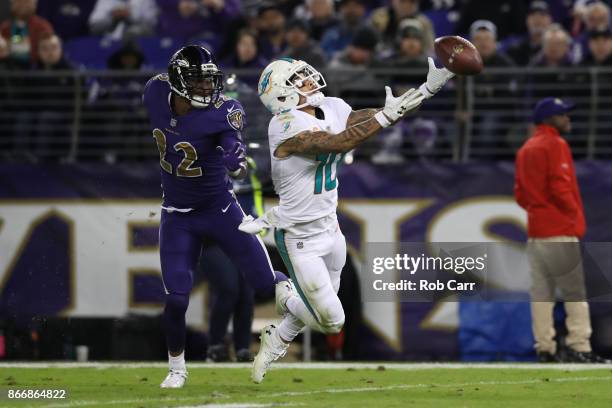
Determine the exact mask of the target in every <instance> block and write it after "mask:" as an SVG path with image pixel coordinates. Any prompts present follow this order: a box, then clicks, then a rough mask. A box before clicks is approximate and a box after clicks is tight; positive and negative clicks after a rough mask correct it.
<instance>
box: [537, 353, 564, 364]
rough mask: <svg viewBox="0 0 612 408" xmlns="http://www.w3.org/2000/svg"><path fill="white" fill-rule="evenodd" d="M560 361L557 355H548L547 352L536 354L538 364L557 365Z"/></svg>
mask: <svg viewBox="0 0 612 408" xmlns="http://www.w3.org/2000/svg"><path fill="white" fill-rule="evenodd" d="M560 361H561V360H560V359H559V356H558V355H557V354H552V353H549V352H548V351H541V352H538V362H539V363H558V362H560Z"/></svg>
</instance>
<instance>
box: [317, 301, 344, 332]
mask: <svg viewBox="0 0 612 408" xmlns="http://www.w3.org/2000/svg"><path fill="white" fill-rule="evenodd" d="M334 303H336V302H334ZM319 315H320V318H321V326H322V327H323V329H324V331H325V333H327V334H336V333H340V330H342V327H344V309H343V308H342V305H341V304H340V301H338V302H337V304H334V305H333V306H331V305H330V306H329V307H326V308H324V309H323V310H322V311H321V312H320V313H319Z"/></svg>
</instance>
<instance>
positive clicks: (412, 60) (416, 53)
mask: <svg viewBox="0 0 612 408" xmlns="http://www.w3.org/2000/svg"><path fill="white" fill-rule="evenodd" d="M425 49H426V45H425V35H424V33H423V25H422V24H421V22H420V21H419V20H417V19H412V18H409V19H405V20H403V21H402V22H401V23H400V26H399V30H398V36H397V41H396V44H395V50H394V52H393V54H392V55H391V56H390V57H389V58H386V59H382V60H380V61H376V62H375V64H374V66H375V67H377V68H393V69H395V70H396V71H397V73H393V74H392V75H391V82H392V83H393V84H395V85H397V84H401V85H405V86H411V87H415V86H417V85H419V84H420V83H421V82H423V78H424V77H425V76H426V75H427V67H428V65H427V54H426V52H425ZM404 70H418V72H416V73H400V72H403V71H404Z"/></svg>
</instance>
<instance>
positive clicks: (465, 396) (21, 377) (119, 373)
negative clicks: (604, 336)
mask: <svg viewBox="0 0 612 408" xmlns="http://www.w3.org/2000/svg"><path fill="white" fill-rule="evenodd" d="M230 367H234V368H230ZM276 367H277V368H276V369H274V370H272V371H270V372H269V373H268V375H267V377H266V379H265V381H264V382H263V383H262V384H260V385H256V384H253V383H251V382H250V379H249V369H248V368H247V366H246V365H241V366H231V365H222V366H219V365H214V366H213V365H202V364H200V365H193V364H192V365H191V366H190V367H189V379H188V382H187V385H186V386H185V388H183V389H179V390H161V389H160V388H159V383H160V382H161V380H162V379H163V377H164V376H165V374H166V368H165V367H164V365H163V364H155V365H147V364H144V363H143V364H138V365H121V366H117V365H107V364H103V365H93V364H89V365H86V366H85V367H83V366H77V367H72V366H67V365H51V366H50V367H48V366H42V365H38V366H34V367H32V366H29V365H26V364H23V365H16V364H13V365H2V364H0V389H2V394H3V395H2V397H0V407H25V406H34V407H41V406H46V407H57V408H60V407H143V408H144V407H147V408H148V407H178V406H180V407H197V406H218V407H223V406H229V407H242V406H246V407H263V406H305V407H351V408H357V407H368V406H375V407H500V408H501V407H531V406H533V407H538V408H540V407H589V408H595V407H612V369H611V368H612V367H601V366H600V367H595V366H556V367H557V368H556V369H550V368H545V367H549V366H541V365H538V366H535V365H529V364H527V365H494V366H485V367H486V368H483V366H482V365H476V366H468V365H448V366H436V365H393V364H369V365H364V364H355V365H348V364H344V365H307V366H302V365H283V364H277V366H276ZM304 367H307V368H304ZM489 367H490V368H489ZM24 388H34V389H66V390H67V391H68V394H69V395H68V398H67V399H65V400H53V401H49V400H46V401H40V402H36V401H32V400H29V401H16V400H8V399H7V397H6V393H7V390H8V389H13V390H14V389H24Z"/></svg>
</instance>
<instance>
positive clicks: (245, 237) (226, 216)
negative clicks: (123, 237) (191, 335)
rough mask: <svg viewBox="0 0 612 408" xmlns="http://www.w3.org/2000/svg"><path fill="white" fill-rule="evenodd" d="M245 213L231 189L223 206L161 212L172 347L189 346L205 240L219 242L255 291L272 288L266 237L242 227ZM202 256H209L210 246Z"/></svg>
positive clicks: (166, 312) (175, 349) (176, 349)
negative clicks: (189, 318) (189, 314)
mask: <svg viewBox="0 0 612 408" xmlns="http://www.w3.org/2000/svg"><path fill="white" fill-rule="evenodd" d="M243 215H244V214H243V212H242V209H241V208H240V206H239V205H238V203H237V202H236V199H235V198H234V197H233V196H232V195H231V194H229V193H228V195H227V200H220V201H219V205H218V206H213V207H212V208H210V209H206V210H194V211H191V212H187V213H180V212H168V211H165V210H164V211H162V214H161V224H160V231H159V249H160V259H161V268H162V277H163V281H164V286H165V288H166V292H167V295H166V307H165V309H164V328H165V331H166V340H167V342H168V350H170V351H172V352H180V351H182V350H183V348H184V345H185V332H186V329H185V312H186V311H187V306H188V305H189V292H190V291H191V288H192V286H193V274H194V271H195V269H196V266H197V263H198V258H199V256H200V251H201V249H202V241H203V240H204V239H207V240H210V241H213V242H214V243H216V244H217V245H219V247H220V248H221V249H222V250H223V252H225V254H226V255H227V256H228V257H229V258H230V259H231V260H232V262H233V263H234V264H235V265H236V267H237V268H238V270H239V271H240V273H242V275H243V276H244V277H245V278H246V280H247V282H249V284H250V285H251V287H252V288H253V289H254V290H255V292H256V293H258V294H262V295H269V294H272V293H273V291H274V283H275V281H276V277H275V273H274V270H273V268H272V264H271V263H270V259H269V257H268V253H267V251H266V250H265V246H264V244H263V242H262V241H261V240H260V239H259V238H258V237H257V236H255V235H249V234H246V233H244V232H242V231H239V230H238V225H240V223H241V222H242V217H243ZM202 256H203V257H204V261H205V257H206V252H205V251H204V252H203V253H202ZM215 273H223V271H216V272H215Z"/></svg>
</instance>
